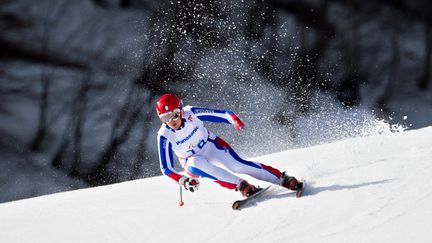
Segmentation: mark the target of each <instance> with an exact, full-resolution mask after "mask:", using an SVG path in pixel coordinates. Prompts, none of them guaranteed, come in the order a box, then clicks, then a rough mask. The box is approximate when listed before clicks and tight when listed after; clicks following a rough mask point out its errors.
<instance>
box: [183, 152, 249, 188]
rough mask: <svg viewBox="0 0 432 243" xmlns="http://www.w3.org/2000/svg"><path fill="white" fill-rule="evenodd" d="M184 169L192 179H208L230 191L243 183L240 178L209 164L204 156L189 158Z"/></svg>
mask: <svg viewBox="0 0 432 243" xmlns="http://www.w3.org/2000/svg"><path fill="white" fill-rule="evenodd" d="M184 169H185V171H186V172H187V173H188V174H189V175H190V176H192V177H201V178H208V179H211V180H213V181H214V182H216V183H218V184H219V185H221V186H223V187H226V188H228V189H235V188H237V186H238V185H239V184H240V182H241V181H242V179H241V178H240V177H238V176H235V175H233V174H231V173H230V172H228V171H226V170H224V169H223V168H220V167H217V166H215V165H213V164H211V163H209V161H208V160H207V159H206V158H204V157H202V156H193V157H190V158H188V159H187V160H186V165H185V167H184Z"/></svg>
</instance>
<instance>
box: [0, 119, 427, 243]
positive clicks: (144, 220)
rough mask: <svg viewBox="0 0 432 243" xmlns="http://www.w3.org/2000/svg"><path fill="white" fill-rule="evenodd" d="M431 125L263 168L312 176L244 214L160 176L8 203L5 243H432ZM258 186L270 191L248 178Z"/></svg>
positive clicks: (219, 193)
mask: <svg viewBox="0 0 432 243" xmlns="http://www.w3.org/2000/svg"><path fill="white" fill-rule="evenodd" d="M431 137H432V127H428V128H424V129H419V130H412V131H405V132H402V133H394V134H384V135H378V136H371V137H364V138H355V139H347V140H343V141H338V142H335V143H331V144H323V145H318V146H313V147H309V148H302V149H295V150H289V151H284V152H280V153H275V154H270V155H266V156H262V157H259V158H254V159H255V160H257V161H260V162H263V163H267V164H269V165H271V166H274V167H276V168H280V169H281V170H286V171H287V172H288V173H289V174H290V175H294V176H296V177H302V176H304V177H305V178H306V180H307V190H306V192H305V194H304V196H303V197H302V198H300V199H297V198H296V197H295V195H294V193H292V192H289V191H287V190H285V189H283V188H280V187H272V188H271V189H270V190H269V191H268V192H267V194H268V195H267V197H266V198H263V199H259V200H258V202H257V203H256V205H255V206H252V207H248V208H245V209H243V210H241V211H234V210H232V209H231V203H232V202H233V201H234V200H236V199H238V198H239V197H240V195H239V193H238V192H234V191H230V190H226V189H223V188H221V187H219V186H218V185H216V184H215V183H212V182H210V181H207V180H202V183H201V188H200V190H199V191H198V192H195V193H190V192H187V191H184V195H183V196H184V201H185V205H184V206H183V207H179V206H178V202H179V195H178V186H177V185H176V184H174V183H172V182H171V181H170V179H168V178H165V177H154V178H147V179H142V180H136V181H131V182H124V183H119V184H115V185H110V186H103V187H97V188H90V189H84V190H77V191H72V192H64V193H58V194H52V195H47V196H42V197H37V198H32V199H26V200H20V201H14V202H9V203H3V204H0V218H1V221H0V242H168V241H176V242H225V243H227V242H281V241H291V242H370V241H373V242H431V240H432V236H431V235H430V228H432V206H430V205H432V182H431V180H430V178H432V149H431V147H432V139H431ZM245 178H247V179H248V180H250V181H251V182H253V183H255V184H257V185H259V186H262V187H264V186H266V183H263V182H258V181H256V180H254V179H251V178H249V177H245Z"/></svg>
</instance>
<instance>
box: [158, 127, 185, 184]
mask: <svg viewBox="0 0 432 243" xmlns="http://www.w3.org/2000/svg"><path fill="white" fill-rule="evenodd" d="M171 146H172V145H171V143H170V142H169V141H168V139H167V138H166V137H164V136H162V135H158V151H159V162H160V168H161V171H162V173H163V174H164V175H166V176H168V177H170V178H171V179H173V180H175V181H177V182H179V179H180V178H181V177H182V175H180V174H179V173H178V172H177V171H175V169H174V160H173V152H172V148H171Z"/></svg>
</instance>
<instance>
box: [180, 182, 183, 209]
mask: <svg viewBox="0 0 432 243" xmlns="http://www.w3.org/2000/svg"><path fill="white" fill-rule="evenodd" d="M183 205H184V202H183V190H182V186H181V185H180V202H179V206H183Z"/></svg>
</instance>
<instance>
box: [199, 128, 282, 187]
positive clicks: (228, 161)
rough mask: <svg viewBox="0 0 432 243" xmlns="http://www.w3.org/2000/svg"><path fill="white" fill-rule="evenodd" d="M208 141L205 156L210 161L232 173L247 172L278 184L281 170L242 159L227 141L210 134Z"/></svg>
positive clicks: (257, 177)
mask: <svg viewBox="0 0 432 243" xmlns="http://www.w3.org/2000/svg"><path fill="white" fill-rule="evenodd" d="M208 142H209V143H210V144H209V151H208V152H207V153H208V154H209V155H206V157H207V158H208V159H209V161H210V162H211V163H218V164H222V165H223V166H225V167H226V168H227V169H229V170H230V171H232V172H234V173H240V174H247V175H250V176H252V177H254V178H256V179H259V180H263V181H267V182H270V183H273V184H278V185H279V184H280V181H281V176H282V172H281V171H279V170H278V169H275V168H273V167H271V166H268V165H265V164H262V163H257V162H254V161H248V160H244V159H242V158H241V157H240V156H238V155H237V153H236V152H235V151H234V150H233V149H232V148H231V146H230V145H229V144H228V143H226V142H225V141H224V140H222V139H221V138H219V137H217V136H211V137H210V138H209V140H208Z"/></svg>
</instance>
